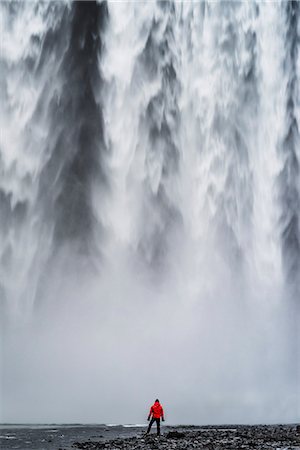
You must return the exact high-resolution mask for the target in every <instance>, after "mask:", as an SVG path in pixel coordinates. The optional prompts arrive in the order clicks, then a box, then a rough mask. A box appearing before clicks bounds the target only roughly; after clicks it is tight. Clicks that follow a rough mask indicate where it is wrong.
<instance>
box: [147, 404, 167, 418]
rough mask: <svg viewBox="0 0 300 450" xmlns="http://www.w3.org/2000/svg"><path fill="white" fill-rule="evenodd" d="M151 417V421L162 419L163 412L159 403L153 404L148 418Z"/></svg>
mask: <svg viewBox="0 0 300 450" xmlns="http://www.w3.org/2000/svg"><path fill="white" fill-rule="evenodd" d="M150 416H152V417H153V419H160V418H161V417H164V410H163V407H162V406H161V404H160V403H159V402H155V403H154V404H153V405H152V406H151V408H150V412H149V417H150Z"/></svg>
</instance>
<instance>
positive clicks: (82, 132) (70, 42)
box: [41, 1, 107, 247]
mask: <svg viewBox="0 0 300 450" xmlns="http://www.w3.org/2000/svg"><path fill="white" fill-rule="evenodd" d="M106 18H107V8H106V4H105V3H101V4H99V3H97V2H84V1H82V2H73V3H72V4H71V5H70V7H69V8H68V7H66V8H65V12H64V15H63V17H62V19H61V20H60V22H59V24H58V26H57V27H56V29H55V30H54V31H53V30H50V31H49V34H48V35H47V36H46V37H45V40H44V44H43V45H44V48H43V50H42V54H43V53H46V52H48V53H50V55H51V54H52V55H54V56H55V58H54V60H53V63H52V64H54V65H56V67H53V66H52V65H51V66H50V74H51V75H52V76H55V77H56V79H57V80H58V89H57V92H56V95H54V96H53V98H51V99H50V101H49V109H48V114H49V120H50V133H49V148H48V151H47V153H48V155H49V158H48V160H47V163H46V164H45V166H44V169H43V173H42V176H41V196H42V199H41V201H43V202H45V198H47V200H46V205H48V208H49V210H48V211H46V214H49V213H50V214H53V216H54V221H55V239H56V240H57V241H58V243H61V242H62V241H65V240H74V239H75V240H76V239H79V240H80V242H81V246H83V247H84V246H85V245H86V244H87V241H88V239H89V237H90V232H91V229H92V225H93V220H94V216H93V212H92V205H91V186H92V183H93V182H99V183H100V184H102V185H105V183H106V175H105V170H104V168H103V164H104V163H103V154H104V152H105V145H104V138H103V117H102V110H101V104H100V102H99V97H100V90H101V87H102V80H101V76H100V71H99V58H100V56H101V51H102V41H101V33H102V31H103V29H104V26H105V22H106ZM49 48H50V51H49ZM41 64H43V65H45V67H47V68H49V58H44V60H43V62H42V63H41ZM51 72H52V73H51ZM50 74H49V75H50ZM51 75H50V76H51ZM52 83H55V80H54V79H52ZM45 95H46V93H45ZM44 106H45V105H44Z"/></svg>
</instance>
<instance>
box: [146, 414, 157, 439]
mask: <svg viewBox="0 0 300 450" xmlns="http://www.w3.org/2000/svg"><path fill="white" fill-rule="evenodd" d="M154 422H156V426H157V435H158V436H159V435H160V419H154V417H152V419H151V420H150V423H149V426H148V430H147V434H148V433H150V430H151V427H152V425H153V424H154Z"/></svg>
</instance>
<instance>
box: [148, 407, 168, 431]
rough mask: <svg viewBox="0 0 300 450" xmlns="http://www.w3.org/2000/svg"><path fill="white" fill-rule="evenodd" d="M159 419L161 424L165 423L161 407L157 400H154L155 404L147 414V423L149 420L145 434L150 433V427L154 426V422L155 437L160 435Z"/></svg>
mask: <svg viewBox="0 0 300 450" xmlns="http://www.w3.org/2000/svg"><path fill="white" fill-rule="evenodd" d="M151 416H152V418H151V420H150V417H151ZM160 418H161V420H162V421H163V422H164V421H165V418H164V410H163V407H162V406H161V404H160V403H159V400H158V398H157V399H156V400H155V403H154V404H153V405H152V406H151V408H150V412H149V416H148V421H149V420H150V423H149V426H148V430H147V434H149V433H150V430H151V427H152V425H153V424H154V422H156V426H157V435H158V436H159V435H160Z"/></svg>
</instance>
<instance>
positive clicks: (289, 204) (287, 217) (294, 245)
mask: <svg viewBox="0 0 300 450" xmlns="http://www.w3.org/2000/svg"><path fill="white" fill-rule="evenodd" d="M285 13H286V22H287V32H286V41H285V47H286V59H285V71H286V72H287V73H288V74H289V79H288V84H287V90H286V123H285V135H284V138H283V142H282V144H281V148H280V151H281V152H282V155H283V169H282V171H281V173H280V175H279V192H280V201H281V208H282V215H281V220H280V225H281V237H282V256H283V263H284V270H285V274H286V279H287V282H288V287H289V289H290V290H291V294H292V296H293V297H294V296H298V295H300V193H299V176H300V170H299V156H300V155H299V148H300V135H299V128H298V123H297V117H296V111H295V108H296V107H297V101H298V102H299V100H298V99H297V89H298V87H297V86H298V85H299V78H298V74H297V58H298V52H299V41H300V36H299V32H298V28H299V16H300V5H299V3H298V2H295V1H293V2H288V3H287V4H286V11H285Z"/></svg>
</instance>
